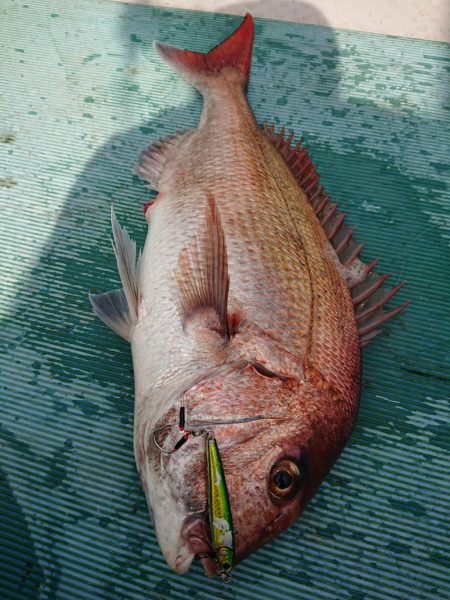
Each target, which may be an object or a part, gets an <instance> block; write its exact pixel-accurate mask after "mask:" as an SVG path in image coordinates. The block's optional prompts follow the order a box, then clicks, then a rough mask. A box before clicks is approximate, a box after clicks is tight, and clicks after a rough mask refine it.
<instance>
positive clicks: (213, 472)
mask: <svg viewBox="0 0 450 600" xmlns="http://www.w3.org/2000/svg"><path fill="white" fill-rule="evenodd" d="M206 461H207V466H208V508H209V523H210V529H211V544H212V546H213V548H214V551H215V553H216V562H217V565H218V567H219V569H218V572H217V575H218V576H219V577H221V578H222V579H224V580H225V581H226V580H229V579H231V576H230V570H231V567H232V566H233V560H234V530H233V518H232V516H231V507H230V499H229V496H228V490H227V484H226V481H225V474H224V471H223V467H222V460H221V458H220V452H219V447H218V445H217V442H216V439H215V438H214V436H213V435H212V434H210V435H208V437H207V438H206Z"/></svg>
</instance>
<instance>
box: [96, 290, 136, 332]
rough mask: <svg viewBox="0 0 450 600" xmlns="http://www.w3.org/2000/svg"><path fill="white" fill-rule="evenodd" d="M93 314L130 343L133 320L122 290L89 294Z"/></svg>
mask: <svg viewBox="0 0 450 600" xmlns="http://www.w3.org/2000/svg"><path fill="white" fill-rule="evenodd" d="M89 300H90V301H91V304H92V307H93V309H94V312H95V314H96V315H97V317H99V318H100V319H101V320H102V321H103V323H105V325H107V326H108V327H110V328H111V329H112V330H113V331H115V332H116V333H117V334H118V335H120V336H121V337H123V338H125V339H126V340H127V341H128V342H130V341H131V335H130V334H131V328H132V326H133V320H132V318H131V315H130V311H129V309H128V302H127V299H126V297H125V294H124V292H123V290H122V289H120V290H113V291H112V292H106V293H105V294H89Z"/></svg>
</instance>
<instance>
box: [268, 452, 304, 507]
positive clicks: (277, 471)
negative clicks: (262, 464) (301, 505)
mask: <svg viewBox="0 0 450 600" xmlns="http://www.w3.org/2000/svg"><path fill="white" fill-rule="evenodd" d="M303 483H304V473H303V471H302V470H301V469H300V467H299V465H298V463H297V462H296V461H295V460H293V459H291V458H285V459H283V460H281V461H280V462H279V463H277V464H276V465H274V466H273V467H272V470H271V471H270V477H269V492H270V495H271V496H272V498H273V499H274V500H288V499H289V498H292V496H294V495H295V494H296V493H297V492H298V490H299V489H300V488H301V487H302V485H303Z"/></svg>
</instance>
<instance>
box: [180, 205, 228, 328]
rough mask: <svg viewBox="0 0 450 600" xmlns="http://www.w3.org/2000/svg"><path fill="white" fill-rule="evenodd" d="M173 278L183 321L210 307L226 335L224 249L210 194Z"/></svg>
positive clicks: (215, 209) (226, 277) (218, 218)
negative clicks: (201, 217)
mask: <svg viewBox="0 0 450 600" xmlns="http://www.w3.org/2000/svg"><path fill="white" fill-rule="evenodd" d="M175 279H176V282H177V287H178V307H179V311H180V315H181V318H182V320H183V323H185V322H186V321H187V320H188V319H189V318H190V317H192V316H194V315H195V314H196V313H198V312H199V311H201V310H202V309H213V310H214V312H215V313H216V315H217V317H218V323H219V330H220V333H221V335H223V336H224V337H227V336H228V326H227V302H228V288H229V277H228V260H227V249H226V244H225V236H224V233H223V229H222V225H221V222H220V217H219V213H218V212H217V207H216V203H215V201H214V198H213V197H212V195H210V194H209V195H208V204H207V207H206V211H205V220H204V223H203V225H202V226H201V228H200V229H199V231H198V232H197V234H196V235H195V236H194V238H193V239H192V240H191V242H190V243H189V245H188V246H187V247H186V248H184V249H183V250H182V251H181V253H180V258H179V260H178V265H177V267H176V269H175Z"/></svg>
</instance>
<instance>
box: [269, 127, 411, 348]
mask: <svg viewBox="0 0 450 600" xmlns="http://www.w3.org/2000/svg"><path fill="white" fill-rule="evenodd" d="M263 130H264V133H265V134H266V136H267V137H268V138H269V140H270V141H271V142H272V144H273V145H274V146H275V148H276V149H277V150H278V151H279V153H280V154H281V156H282V157H283V158H284V161H285V162H286V164H287V166H288V167H289V169H290V171H291V173H292V175H293V176H294V178H295V180H296V181H297V183H298V185H299V186H300V188H301V190H302V191H303V192H304V194H305V195H306V197H307V199H308V201H309V203H310V204H311V206H312V208H313V209H314V212H315V214H316V215H317V218H318V219H319V222H320V224H321V225H322V228H323V230H324V232H325V234H326V236H327V238H328V240H329V241H330V244H331V245H332V246H333V248H334V251H335V252H333V256H334V257H336V256H337V259H339V265H338V266H339V269H340V271H341V274H342V277H343V278H344V280H345V281H346V283H347V286H348V287H349V289H350V293H351V295H352V298H353V304H354V307H355V313H356V320H357V323H358V328H359V334H360V341H361V346H362V347H364V346H366V345H367V344H368V343H369V342H370V341H371V340H372V339H373V338H374V337H376V336H377V335H378V334H379V333H381V329H378V327H379V326H380V325H381V324H383V323H385V322H386V321H387V320H389V319H391V318H392V317H394V316H395V315H397V314H399V313H400V312H401V311H402V310H404V309H405V308H406V307H407V306H408V305H409V304H410V302H405V303H404V304H402V305H400V306H398V307H396V308H393V309H391V310H388V311H385V310H384V306H385V304H386V303H387V302H388V301H389V300H390V299H391V298H392V297H393V296H394V295H395V294H396V293H397V292H398V291H399V290H400V289H401V288H402V287H403V285H404V284H405V282H400V283H399V284H398V285H396V286H395V287H394V288H390V289H389V288H383V285H384V283H385V281H386V280H387V279H388V278H389V276H390V274H387V275H382V274H378V273H375V272H374V271H373V269H374V267H375V265H376V264H377V262H378V259H374V260H372V261H371V262H370V263H367V264H366V263H364V262H363V261H362V260H361V259H360V253H361V250H362V249H363V248H364V244H363V243H358V242H357V241H356V240H355V239H354V238H353V231H354V229H353V228H352V227H349V226H348V225H347V224H346V223H345V218H346V215H345V213H343V212H342V211H340V210H339V209H338V205H337V204H336V203H334V202H331V201H330V198H329V196H328V194H326V192H325V190H324V188H323V186H322V185H321V183H320V176H319V173H318V171H317V168H316V166H315V164H314V162H313V160H312V158H311V155H310V153H309V148H308V147H307V146H305V147H304V146H303V141H302V139H300V141H299V142H298V143H297V145H295V146H292V140H293V138H294V133H293V132H290V134H289V135H285V130H284V127H283V128H282V129H281V130H280V131H279V133H276V131H275V127H274V125H273V124H272V125H270V126H268V125H267V123H264V125H263ZM337 259H336V260H337Z"/></svg>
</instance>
